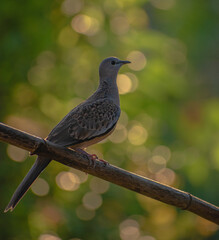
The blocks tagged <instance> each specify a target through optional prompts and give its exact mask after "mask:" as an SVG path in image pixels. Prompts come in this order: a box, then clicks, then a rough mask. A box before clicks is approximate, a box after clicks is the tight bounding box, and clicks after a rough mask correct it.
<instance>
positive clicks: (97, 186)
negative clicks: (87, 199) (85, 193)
mask: <svg viewBox="0 0 219 240" xmlns="http://www.w3.org/2000/svg"><path fill="white" fill-rule="evenodd" d="M109 186H110V184H109V182H107V181H104V180H102V179H100V178H96V177H93V178H92V179H91V181H90V189H91V191H92V192H94V193H98V194H103V193H105V192H107V191H108V189H109Z"/></svg>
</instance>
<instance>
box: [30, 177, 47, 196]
mask: <svg viewBox="0 0 219 240" xmlns="http://www.w3.org/2000/svg"><path fill="white" fill-rule="evenodd" d="M31 190H32V192H33V193H34V194H36V195H37V196H41V197H42V196H45V195H47V194H48V193H49V184H48V183H47V181H46V180H44V179H43V178H37V180H36V181H35V182H34V183H33V185H32V186H31Z"/></svg>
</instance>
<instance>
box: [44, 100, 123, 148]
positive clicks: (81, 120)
mask: <svg viewBox="0 0 219 240" xmlns="http://www.w3.org/2000/svg"><path fill="white" fill-rule="evenodd" d="M119 116H120V108H119V106H117V105H116V104H114V102H113V101H112V100H109V99H100V100H96V101H94V102H90V103H88V102H84V103H82V104H80V105H79V106H77V107H76V108H74V109H73V110H72V111H71V112H70V113H69V114H67V115H66V116H65V117H64V118H63V119H62V120H61V122H59V124H58V125H57V126H56V127H55V128H54V129H53V130H52V131H51V133H50V134H49V135H48V137H47V139H48V140H49V141H51V142H53V143H57V144H59V145H61V146H72V145H74V144H78V143H81V142H85V141H88V140H91V139H93V138H95V137H98V136H102V135H104V134H105V133H108V132H109V131H110V130H111V129H112V128H113V127H114V126H115V124H116V123H117V121H118V119H119Z"/></svg>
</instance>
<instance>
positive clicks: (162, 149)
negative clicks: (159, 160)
mask: <svg viewBox="0 0 219 240" xmlns="http://www.w3.org/2000/svg"><path fill="white" fill-rule="evenodd" d="M153 155H159V156H162V157H164V158H165V159H166V160H167V161H169V160H170V157H171V151H170V149H169V148H168V147H166V146H163V145H160V146H157V147H155V149H154V150H153Z"/></svg>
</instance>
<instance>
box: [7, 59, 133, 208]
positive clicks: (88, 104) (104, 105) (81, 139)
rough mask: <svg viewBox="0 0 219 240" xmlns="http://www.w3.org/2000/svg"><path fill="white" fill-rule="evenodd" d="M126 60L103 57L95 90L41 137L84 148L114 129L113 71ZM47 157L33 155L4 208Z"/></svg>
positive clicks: (44, 164)
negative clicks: (27, 169)
mask: <svg viewBox="0 0 219 240" xmlns="http://www.w3.org/2000/svg"><path fill="white" fill-rule="evenodd" d="M127 63H131V62H130V61H122V60H119V59H118V58H116V57H108V58H106V59H104V60H103V61H102V62H101V64H100V66H99V86H98V88H97V90H96V91H95V92H94V93H93V94H92V95H91V96H90V97H89V98H88V99H87V100H85V101H84V102H82V103H80V104H79V105H78V106H76V107H75V108H73V109H72V110H71V111H70V112H69V113H68V114H67V115H66V116H65V117H64V118H63V119H62V120H61V121H60V122H59V123H58V124H57V125H56V126H55V127H54V128H53V130H52V131H51V132H50V133H49V135H48V136H47V137H46V138H45V139H46V140H48V141H50V142H52V143H55V144H58V145H60V146H63V147H69V148H72V149H73V150H75V151H79V152H80V151H83V152H85V151H84V150H83V149H85V148H86V147H88V146H90V145H93V144H95V143H98V142H100V141H102V140H103V139H105V138H106V137H107V136H109V135H110V134H111V133H112V132H113V131H114V129H115V127H116V123H117V122H118V119H119V117H120V113H121V109H120V100H119V91H118V86H117V82H116V80H117V75H118V72H119V69H120V67H121V66H123V65H124V64H127ZM85 153H87V152H85ZM87 155H88V156H89V157H91V158H92V155H90V154H88V153H87ZM94 155H95V154H94ZM95 156H96V155H95ZM51 161H52V159H51V158H48V157H43V156H38V157H37V159H36V161H35V163H34V164H33V166H32V167H31V169H30V170H29V172H28V173H27V175H26V176H25V177H24V179H23V180H22V182H21V183H20V185H19V186H18V188H17V189H16V191H15V192H14V194H13V196H12V198H11V200H10V202H9V204H8V205H7V207H6V208H5V210H4V212H7V211H9V210H10V211H13V210H14V208H15V207H16V205H17V204H18V202H19V201H20V200H21V199H22V197H23V196H24V195H25V193H26V192H27V191H28V189H29V188H30V186H31V185H32V183H33V182H34V181H35V180H36V179H37V177H38V176H39V175H40V173H41V172H42V171H43V170H44V169H45V168H46V167H47V166H48V164H49V163H50V162H51Z"/></svg>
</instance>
